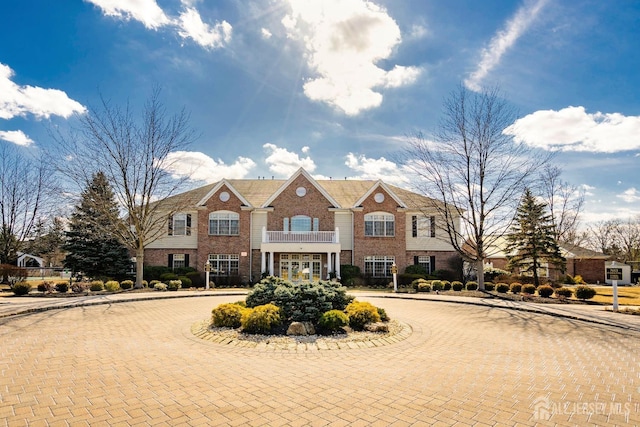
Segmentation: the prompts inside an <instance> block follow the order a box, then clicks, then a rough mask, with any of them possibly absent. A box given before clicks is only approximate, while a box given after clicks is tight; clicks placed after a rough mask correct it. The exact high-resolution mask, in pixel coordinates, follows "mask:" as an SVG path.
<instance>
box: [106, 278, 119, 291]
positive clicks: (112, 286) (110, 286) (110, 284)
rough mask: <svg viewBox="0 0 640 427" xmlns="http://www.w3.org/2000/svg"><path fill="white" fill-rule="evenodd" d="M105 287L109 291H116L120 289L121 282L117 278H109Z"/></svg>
mask: <svg viewBox="0 0 640 427" xmlns="http://www.w3.org/2000/svg"><path fill="white" fill-rule="evenodd" d="M104 289H105V290H106V291H107V292H116V291H119V290H120V283H118V282H117V281H116V280H109V281H107V282H106V283H105V284H104Z"/></svg>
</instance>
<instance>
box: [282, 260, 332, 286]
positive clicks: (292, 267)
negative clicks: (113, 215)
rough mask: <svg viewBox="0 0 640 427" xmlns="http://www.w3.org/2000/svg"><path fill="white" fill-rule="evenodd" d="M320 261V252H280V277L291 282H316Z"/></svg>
mask: <svg viewBox="0 0 640 427" xmlns="http://www.w3.org/2000/svg"><path fill="white" fill-rule="evenodd" d="M321 263H322V255H320V254H280V277H281V278H283V279H286V280H289V281H291V282H309V281H312V282H317V281H318V280H320V278H321V272H322V270H321Z"/></svg>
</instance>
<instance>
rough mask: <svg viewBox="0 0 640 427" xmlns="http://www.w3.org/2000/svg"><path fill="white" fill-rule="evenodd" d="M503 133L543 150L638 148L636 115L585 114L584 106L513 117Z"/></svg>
mask: <svg viewBox="0 0 640 427" xmlns="http://www.w3.org/2000/svg"><path fill="white" fill-rule="evenodd" d="M504 133H506V134H507V135H513V136H514V138H515V139H516V140H517V141H522V142H525V143H526V144H527V145H530V146H532V147H538V148H542V149H545V150H561V151H587V152H594V153H615V152H618V151H628V150H637V149H640V138H638V135H640V116H623V115H622V114H619V113H600V112H597V113H594V114H588V113H587V112H586V111H585V108H584V107H567V108H563V109H562V110H560V111H554V110H541V111H536V112H535V113H532V114H529V115H527V116H525V117H523V118H521V119H518V120H516V122H515V123H514V124H513V125H511V126H509V127H508V128H506V129H505V130H504Z"/></svg>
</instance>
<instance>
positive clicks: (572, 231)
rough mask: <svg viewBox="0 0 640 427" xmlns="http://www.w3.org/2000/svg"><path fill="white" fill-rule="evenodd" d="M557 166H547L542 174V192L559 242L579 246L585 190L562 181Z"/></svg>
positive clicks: (560, 172)
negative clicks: (579, 230)
mask: <svg viewBox="0 0 640 427" xmlns="http://www.w3.org/2000/svg"><path fill="white" fill-rule="evenodd" d="M561 174H562V171H561V170H560V168H558V167H557V166H552V165H546V166H545V167H544V169H543V170H542V173H541V174H540V178H541V192H542V196H543V198H544V201H545V202H546V204H547V207H548V210H549V213H550V214H551V218H552V220H553V223H554V225H555V239H556V241H557V242H564V243H571V244H578V243H579V240H580V234H579V233H578V225H579V220H580V212H581V211H582V207H583V205H584V190H583V189H580V188H579V187H578V186H575V185H572V184H570V183H568V182H566V181H562V179H561V178H560V175H561Z"/></svg>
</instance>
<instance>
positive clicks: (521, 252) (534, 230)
mask: <svg viewBox="0 0 640 427" xmlns="http://www.w3.org/2000/svg"><path fill="white" fill-rule="evenodd" d="M546 207H547V205H546V203H544V202H542V203H540V202H537V201H536V198H535V196H534V195H533V193H531V190H530V189H528V188H527V189H525V192H524V196H523V197H522V201H521V202H520V206H518V210H517V212H516V217H515V222H514V224H513V225H512V227H511V230H510V233H509V234H507V236H506V237H507V242H508V245H507V253H508V254H510V255H507V259H508V260H509V268H515V267H517V268H518V269H519V270H520V272H529V273H532V274H533V282H534V284H535V285H536V286H538V285H540V278H539V277H538V269H539V268H540V266H541V265H542V263H545V262H546V263H548V264H553V265H554V266H556V267H557V268H559V269H560V270H562V271H563V272H564V270H565V264H566V259H565V258H564V257H563V256H562V253H561V252H560V247H559V246H558V242H557V241H556V239H555V224H554V222H553V218H552V217H551V215H550V214H549V213H547V212H546Z"/></svg>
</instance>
